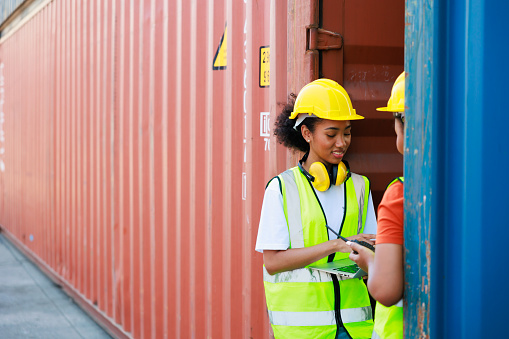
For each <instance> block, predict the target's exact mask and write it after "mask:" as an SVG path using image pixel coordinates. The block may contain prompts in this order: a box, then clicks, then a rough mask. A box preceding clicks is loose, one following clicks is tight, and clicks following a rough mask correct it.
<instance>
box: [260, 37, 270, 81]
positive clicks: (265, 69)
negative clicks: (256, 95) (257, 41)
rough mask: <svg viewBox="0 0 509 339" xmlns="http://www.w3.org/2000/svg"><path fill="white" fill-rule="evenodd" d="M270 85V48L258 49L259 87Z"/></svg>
mask: <svg viewBox="0 0 509 339" xmlns="http://www.w3.org/2000/svg"><path fill="white" fill-rule="evenodd" d="M269 85H270V46H262V47H260V87H269Z"/></svg>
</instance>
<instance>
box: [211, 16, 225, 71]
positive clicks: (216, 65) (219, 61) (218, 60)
mask: <svg viewBox="0 0 509 339" xmlns="http://www.w3.org/2000/svg"><path fill="white" fill-rule="evenodd" d="M226 29H227V26H225V27H224V33H223V36H222V37H221V41H220V42H219V46H218V47H217V51H216V55H215V56H214V62H213V63H212V69H213V70H215V71H216V70H221V69H226V32H227V30H226Z"/></svg>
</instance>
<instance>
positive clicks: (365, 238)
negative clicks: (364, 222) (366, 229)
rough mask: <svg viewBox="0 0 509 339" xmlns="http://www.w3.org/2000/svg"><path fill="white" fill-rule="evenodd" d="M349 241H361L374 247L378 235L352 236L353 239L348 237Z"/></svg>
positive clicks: (363, 234)
mask: <svg viewBox="0 0 509 339" xmlns="http://www.w3.org/2000/svg"><path fill="white" fill-rule="evenodd" d="M347 239H348V240H359V241H365V242H367V243H368V244H371V245H374V244H375V242H374V241H373V239H376V234H369V233H361V234H356V235H352V236H351V237H347Z"/></svg>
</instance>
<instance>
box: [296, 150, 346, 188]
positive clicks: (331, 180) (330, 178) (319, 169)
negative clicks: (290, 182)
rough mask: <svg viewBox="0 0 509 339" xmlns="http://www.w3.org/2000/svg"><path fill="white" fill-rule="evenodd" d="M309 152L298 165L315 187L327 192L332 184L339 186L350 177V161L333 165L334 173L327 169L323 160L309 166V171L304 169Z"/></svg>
mask: <svg viewBox="0 0 509 339" xmlns="http://www.w3.org/2000/svg"><path fill="white" fill-rule="evenodd" d="M306 159H307V154H306V155H305V156H304V157H303V158H302V159H301V160H300V161H299V163H298V166H299V168H300V170H301V172H302V174H304V175H305V176H306V178H308V180H309V181H310V182H311V184H312V185H313V187H314V188H316V189H317V190H319V191H320V192H325V191H326V190H328V189H329V188H330V187H331V186H332V185H336V186H339V185H341V184H342V183H344V182H345V181H346V180H347V179H348V178H349V177H350V168H349V166H348V163H347V162H346V161H345V162H343V161H342V162H340V163H339V164H338V165H334V166H332V173H330V172H329V171H327V167H325V165H324V164H323V163H321V162H314V163H312V164H311V166H310V167H309V172H308V171H306V170H305V169H304V167H303V166H302V163H303V162H304V161H306Z"/></svg>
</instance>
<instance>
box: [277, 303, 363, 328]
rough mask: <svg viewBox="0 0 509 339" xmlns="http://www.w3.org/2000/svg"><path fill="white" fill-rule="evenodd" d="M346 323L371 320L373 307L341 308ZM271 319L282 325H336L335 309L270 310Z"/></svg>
mask: <svg viewBox="0 0 509 339" xmlns="http://www.w3.org/2000/svg"><path fill="white" fill-rule="evenodd" d="M341 319H342V320H343V323H344V324H349V323H355V322H359V321H366V320H371V319H373V317H372V316H371V307H369V306H367V307H359V308H348V309H345V310H341ZM269 320H270V323H271V324H273V325H276V326H277V325H282V326H330V325H336V316H335V313H334V311H321V312H278V311H269Z"/></svg>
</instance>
